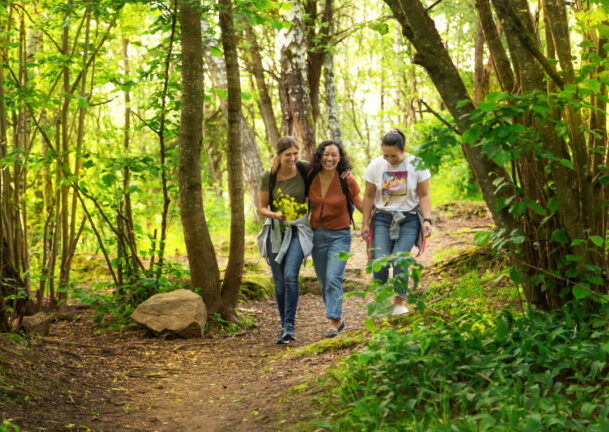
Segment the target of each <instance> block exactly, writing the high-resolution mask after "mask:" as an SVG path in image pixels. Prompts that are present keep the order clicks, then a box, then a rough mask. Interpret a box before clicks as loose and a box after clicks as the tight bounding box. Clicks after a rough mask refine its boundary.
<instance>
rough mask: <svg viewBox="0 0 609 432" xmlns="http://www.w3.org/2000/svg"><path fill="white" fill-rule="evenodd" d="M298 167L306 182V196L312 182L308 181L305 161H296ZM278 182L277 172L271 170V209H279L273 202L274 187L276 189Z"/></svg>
mask: <svg viewBox="0 0 609 432" xmlns="http://www.w3.org/2000/svg"><path fill="white" fill-rule="evenodd" d="M296 168H298V172H299V173H300V176H301V177H302V179H303V180H304V182H305V197H308V196H309V185H310V183H309V182H308V181H307V180H308V176H307V169H306V168H305V166H304V165H303V163H302V162H300V161H296ZM276 183H277V173H274V172H273V171H272V170H271V177H270V178H269V204H270V206H271V211H276V210H277V208H276V207H275V204H274V203H273V189H275V184H276Z"/></svg>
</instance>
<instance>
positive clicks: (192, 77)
mask: <svg viewBox="0 0 609 432" xmlns="http://www.w3.org/2000/svg"><path fill="white" fill-rule="evenodd" d="M179 5H180V26H181V30H182V37H181V41H182V114H181V117H180V120H181V125H182V127H181V129H180V151H179V156H178V158H179V173H178V182H179V190H180V216H181V221H182V230H183V232H184V241H185V243H186V251H187V254H188V262H189V264H190V278H191V285H192V287H193V289H201V293H202V296H203V300H204V301H205V304H206V306H207V311H208V314H210V315H211V314H214V313H216V312H218V311H219V310H220V306H221V298H220V289H219V288H220V286H219V283H220V271H219V269H218V261H217V259H216V252H215V250H214V245H213V243H212V241H211V236H210V235H209V230H208V228H207V222H206V221H205V212H204V210H203V196H202V190H201V140H202V134H203V132H202V124H203V96H204V94H203V46H202V34H201V16H200V15H199V11H198V8H199V7H200V1H199V0H196V1H192V0H180V3H179Z"/></svg>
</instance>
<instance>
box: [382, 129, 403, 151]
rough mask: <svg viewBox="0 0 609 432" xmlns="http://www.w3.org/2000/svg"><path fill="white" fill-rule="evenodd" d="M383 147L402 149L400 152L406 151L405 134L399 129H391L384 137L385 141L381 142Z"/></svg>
mask: <svg viewBox="0 0 609 432" xmlns="http://www.w3.org/2000/svg"><path fill="white" fill-rule="evenodd" d="M381 145H384V146H394V147H397V148H399V149H400V151H404V147H405V145H406V137H405V136H404V133H402V131H401V130H399V129H397V128H396V129H391V130H390V131H389V132H387V133H386V134H385V135H384V136H383V141H381Z"/></svg>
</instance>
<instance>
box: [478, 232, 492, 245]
mask: <svg viewBox="0 0 609 432" xmlns="http://www.w3.org/2000/svg"><path fill="white" fill-rule="evenodd" d="M490 238H491V233H490V232H488V231H478V232H477V233H476V234H474V245H475V246H486V245H487V244H488V241H489V240H490Z"/></svg>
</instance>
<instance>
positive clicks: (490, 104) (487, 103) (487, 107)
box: [478, 101, 497, 113]
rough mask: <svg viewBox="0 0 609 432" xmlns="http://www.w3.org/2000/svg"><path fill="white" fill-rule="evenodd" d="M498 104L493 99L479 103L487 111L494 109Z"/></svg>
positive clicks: (479, 106)
mask: <svg viewBox="0 0 609 432" xmlns="http://www.w3.org/2000/svg"><path fill="white" fill-rule="evenodd" d="M496 106H497V104H496V103H495V102H492V101H482V102H480V103H478V108H480V109H481V110H482V111H484V112H487V113H488V112H491V111H493V110H494V109H495V107H496Z"/></svg>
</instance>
